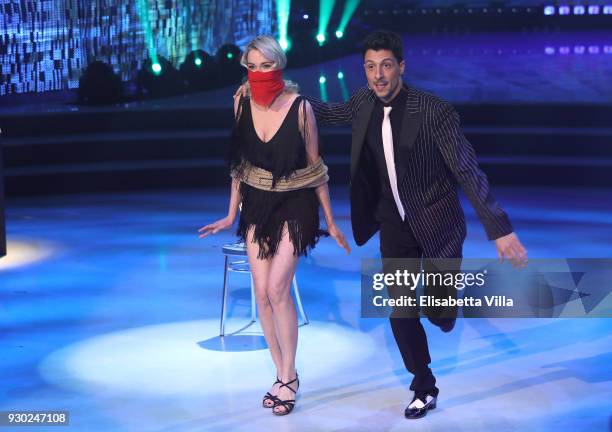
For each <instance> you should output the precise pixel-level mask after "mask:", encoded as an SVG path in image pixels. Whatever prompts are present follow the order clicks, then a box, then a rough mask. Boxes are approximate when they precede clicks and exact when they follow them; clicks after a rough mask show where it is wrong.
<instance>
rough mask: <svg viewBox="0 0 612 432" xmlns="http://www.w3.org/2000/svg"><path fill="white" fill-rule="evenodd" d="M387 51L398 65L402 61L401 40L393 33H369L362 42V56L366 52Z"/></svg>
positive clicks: (402, 49)
mask: <svg viewBox="0 0 612 432" xmlns="http://www.w3.org/2000/svg"><path fill="white" fill-rule="evenodd" d="M370 49H371V50H374V51H380V50H389V51H391V52H392V53H393V56H394V57H395V58H396V59H397V62H398V63H400V62H401V61H402V60H403V59H404V44H403V43H402V38H401V37H400V35H398V34H397V33H395V32H392V31H387V30H378V31H375V32H373V33H370V34H369V35H367V36H366V38H365V40H364V41H363V56H364V57H365V53H366V51H367V50H370Z"/></svg>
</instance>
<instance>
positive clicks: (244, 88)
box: [234, 84, 247, 99]
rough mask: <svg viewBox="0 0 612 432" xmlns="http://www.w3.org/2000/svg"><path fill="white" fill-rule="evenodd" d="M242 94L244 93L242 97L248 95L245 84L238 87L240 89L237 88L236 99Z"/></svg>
mask: <svg viewBox="0 0 612 432" xmlns="http://www.w3.org/2000/svg"><path fill="white" fill-rule="evenodd" d="M240 95H242V97H246V95H247V89H246V86H245V85H244V84H242V85H241V86H240V87H238V90H236V93H234V99H236V98H237V97H238V96H240Z"/></svg>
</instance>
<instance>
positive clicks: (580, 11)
mask: <svg viewBox="0 0 612 432" xmlns="http://www.w3.org/2000/svg"><path fill="white" fill-rule="evenodd" d="M585 12H586V9H585V7H584V6H574V15H584V13H585Z"/></svg>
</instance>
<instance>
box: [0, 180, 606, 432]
mask: <svg viewBox="0 0 612 432" xmlns="http://www.w3.org/2000/svg"><path fill="white" fill-rule="evenodd" d="M495 190H496V192H497V194H496V195H497V198H498V200H499V201H500V202H501V203H502V204H503V206H504V207H505V209H506V210H507V211H508V213H509V214H510V216H511V218H512V220H513V223H514V225H515V227H516V230H517V232H518V233H519V235H520V237H521V239H522V241H523V242H524V244H525V245H526V247H527V248H528V250H529V255H530V258H545V257H608V258H609V257H612V250H611V249H610V246H609V245H610V244H611V243H612V230H611V229H610V228H611V227H612V199H610V192H609V191H606V190H586V189H574V190H571V189H570V190H560V189H535V188H512V189H507V188H506V189H504V188H496V189H495ZM332 199H333V206H334V209H335V213H336V216H337V219H338V220H339V223H340V225H341V227H342V228H343V229H344V231H345V233H347V234H350V221H349V209H348V201H347V193H346V190H345V189H344V188H343V189H334V190H332ZM227 200H228V196H227V193H226V191H225V190H201V191H189V192H185V191H180V192H173V191H163V192H146V193H124V194H95V195H81V196H79V195H74V196H55V197H45V198H29V199H13V200H10V201H9V203H8V204H9V205H8V208H7V217H8V236H9V242H10V244H9V248H10V249H9V250H10V253H11V256H10V257H9V258H4V259H3V260H1V261H0V280H1V283H0V298H1V299H2V302H1V307H2V308H1V313H0V328H1V329H2V331H1V332H0V340H1V344H2V356H0V411H5V410H69V411H70V415H71V427H70V430H79V431H83V430H88V431H94V430H99V431H141V430H143V431H164V432H170V431H177V432H178V431H181V432H184V431H204V430H206V431H216V430H220V431H229V430H231V431H234V430H242V431H249V432H252V431H265V430H274V431H305V432H312V431H350V432H354V431H393V430H397V431H400V430H407V428H418V429H419V430H423V431H434V430H439V431H448V430H454V431H468V430H469V431H480V430H482V431H485V430H486V431H490V430H492V429H494V430H495V431H497V432H502V431H519V430H521V431H522V430H538V431H543V430H550V431H553V430H554V431H574V430H585V431H595V430H607V428H609V426H610V421H611V417H610V415H611V412H610V400H612V368H611V367H610V364H612V352H611V351H610V347H611V346H612V332H611V330H612V320H609V319H608V320H606V319H497V320H493V319H463V320H459V321H458V323H457V326H456V328H455V329H454V330H453V331H452V332H451V333H448V334H445V333H442V332H441V331H440V330H439V329H438V328H436V327H433V326H432V325H431V324H430V323H429V322H427V321H426V320H423V322H424V325H425V328H426V331H427V333H428V335H429V343H430V349H431V353H432V359H433V362H432V364H431V366H432V369H433V371H434V373H435V374H436V375H437V378H438V385H439V387H440V389H441V392H440V396H439V402H438V408H437V409H436V410H435V411H432V412H431V413H430V414H429V415H428V416H427V417H426V418H425V419H422V420H419V421H416V422H410V421H408V420H406V419H404V418H403V410H404V407H405V406H406V405H407V403H408V402H409V401H410V399H411V392H410V391H409V390H408V386H409V383H410V377H409V376H408V374H407V372H406V371H405V370H404V368H403V365H402V361H401V358H400V356H399V353H398V352H397V349H396V346H395V342H394V340H393V336H392V334H391V331H390V328H389V326H388V322H387V320H383V319H360V318H359V305H360V299H359V293H360V290H359V268H360V258H367V257H375V256H377V249H378V239H377V238H375V239H373V240H372V241H370V242H369V243H368V244H367V245H366V246H365V247H362V248H356V247H355V245H354V244H353V247H354V250H353V253H352V254H351V255H350V256H346V255H345V254H344V252H343V251H342V250H340V249H339V248H337V246H336V245H335V244H333V242H332V241H331V240H330V239H324V240H322V242H321V243H320V244H319V246H318V247H317V249H316V250H315V251H314V253H313V254H312V255H311V256H310V257H308V258H305V259H303V260H302V261H301V263H300V265H299V268H298V273H297V277H298V281H299V285H300V291H301V293H302V297H303V300H304V304H305V308H306V310H307V313H308V314H309V318H310V319H311V324H310V325H308V326H305V327H302V328H301V329H300V336H299V338H300V342H299V348H298V362H297V365H298V370H299V372H300V377H301V384H302V386H301V394H300V397H299V400H298V403H297V406H296V410H295V412H294V413H293V414H292V415H290V416H287V417H284V418H277V417H275V416H273V415H272V414H271V413H270V411H269V410H264V409H263V408H261V407H260V403H261V397H262V396H263V394H264V393H265V392H266V391H267V390H268V387H269V386H270V385H271V383H272V382H273V381H274V370H273V368H272V362H271V360H270V359H269V355H268V353H267V351H266V350H265V349H262V348H263V344H262V341H261V338H260V337H258V336H256V335H251V336H249V335H246V336H242V337H226V340H225V343H224V345H223V344H222V343H221V341H220V340H219V338H218V337H217V334H218V317H219V309H220V297H221V284H222V268H223V256H222V254H221V250H220V248H221V246H222V245H223V244H224V243H227V242H231V241H232V240H233V234H232V233H231V232H225V233H222V234H218V235H216V236H215V237H212V238H208V239H205V240H200V239H198V237H197V232H196V231H197V229H198V228H199V227H200V226H202V225H204V224H206V223H209V222H211V221H213V220H216V219H217V218H219V217H221V216H222V215H223V214H224V212H226V211H227ZM466 209H467V210H468V211H467V216H468V222H469V225H468V231H469V233H468V239H467V241H466V244H465V249H464V255H465V256H466V257H478V258H483V257H494V256H495V251H494V248H493V245H492V244H489V243H488V242H487V240H486V238H485V235H484V232H483V230H482V228H481V227H480V225H479V224H478V222H477V220H476V218H475V215H474V213H473V211H471V208H470V207H469V206H466ZM232 277H235V279H233V283H234V284H235V285H234V287H235V290H233V291H232V297H231V301H230V313H231V315H232V319H231V320H230V322H229V326H230V329H229V330H232V329H237V328H239V327H240V325H241V324H243V323H245V322H246V319H247V316H248V307H249V304H250V303H249V295H248V289H247V282H248V280H247V278H246V277H245V276H240V275H235V276H232ZM240 278H242V279H240Z"/></svg>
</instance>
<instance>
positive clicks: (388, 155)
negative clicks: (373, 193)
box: [382, 106, 406, 220]
mask: <svg viewBox="0 0 612 432" xmlns="http://www.w3.org/2000/svg"><path fill="white" fill-rule="evenodd" d="M383 108H384V110H385V118H384V119H383V122H382V140H383V150H384V152H385V162H386V163H387V173H388V174H389V182H390V183H391V192H393V199H394V200H395V205H396V206H397V210H398V211H399V214H400V216H401V217H402V220H404V218H405V215H406V212H405V211H404V206H403V205H402V201H401V200H400V196H399V192H398V190H397V174H396V172H395V159H394V157H393V133H392V132H391V119H390V118H389V113H390V112H391V107H390V106H388V107H383Z"/></svg>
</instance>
